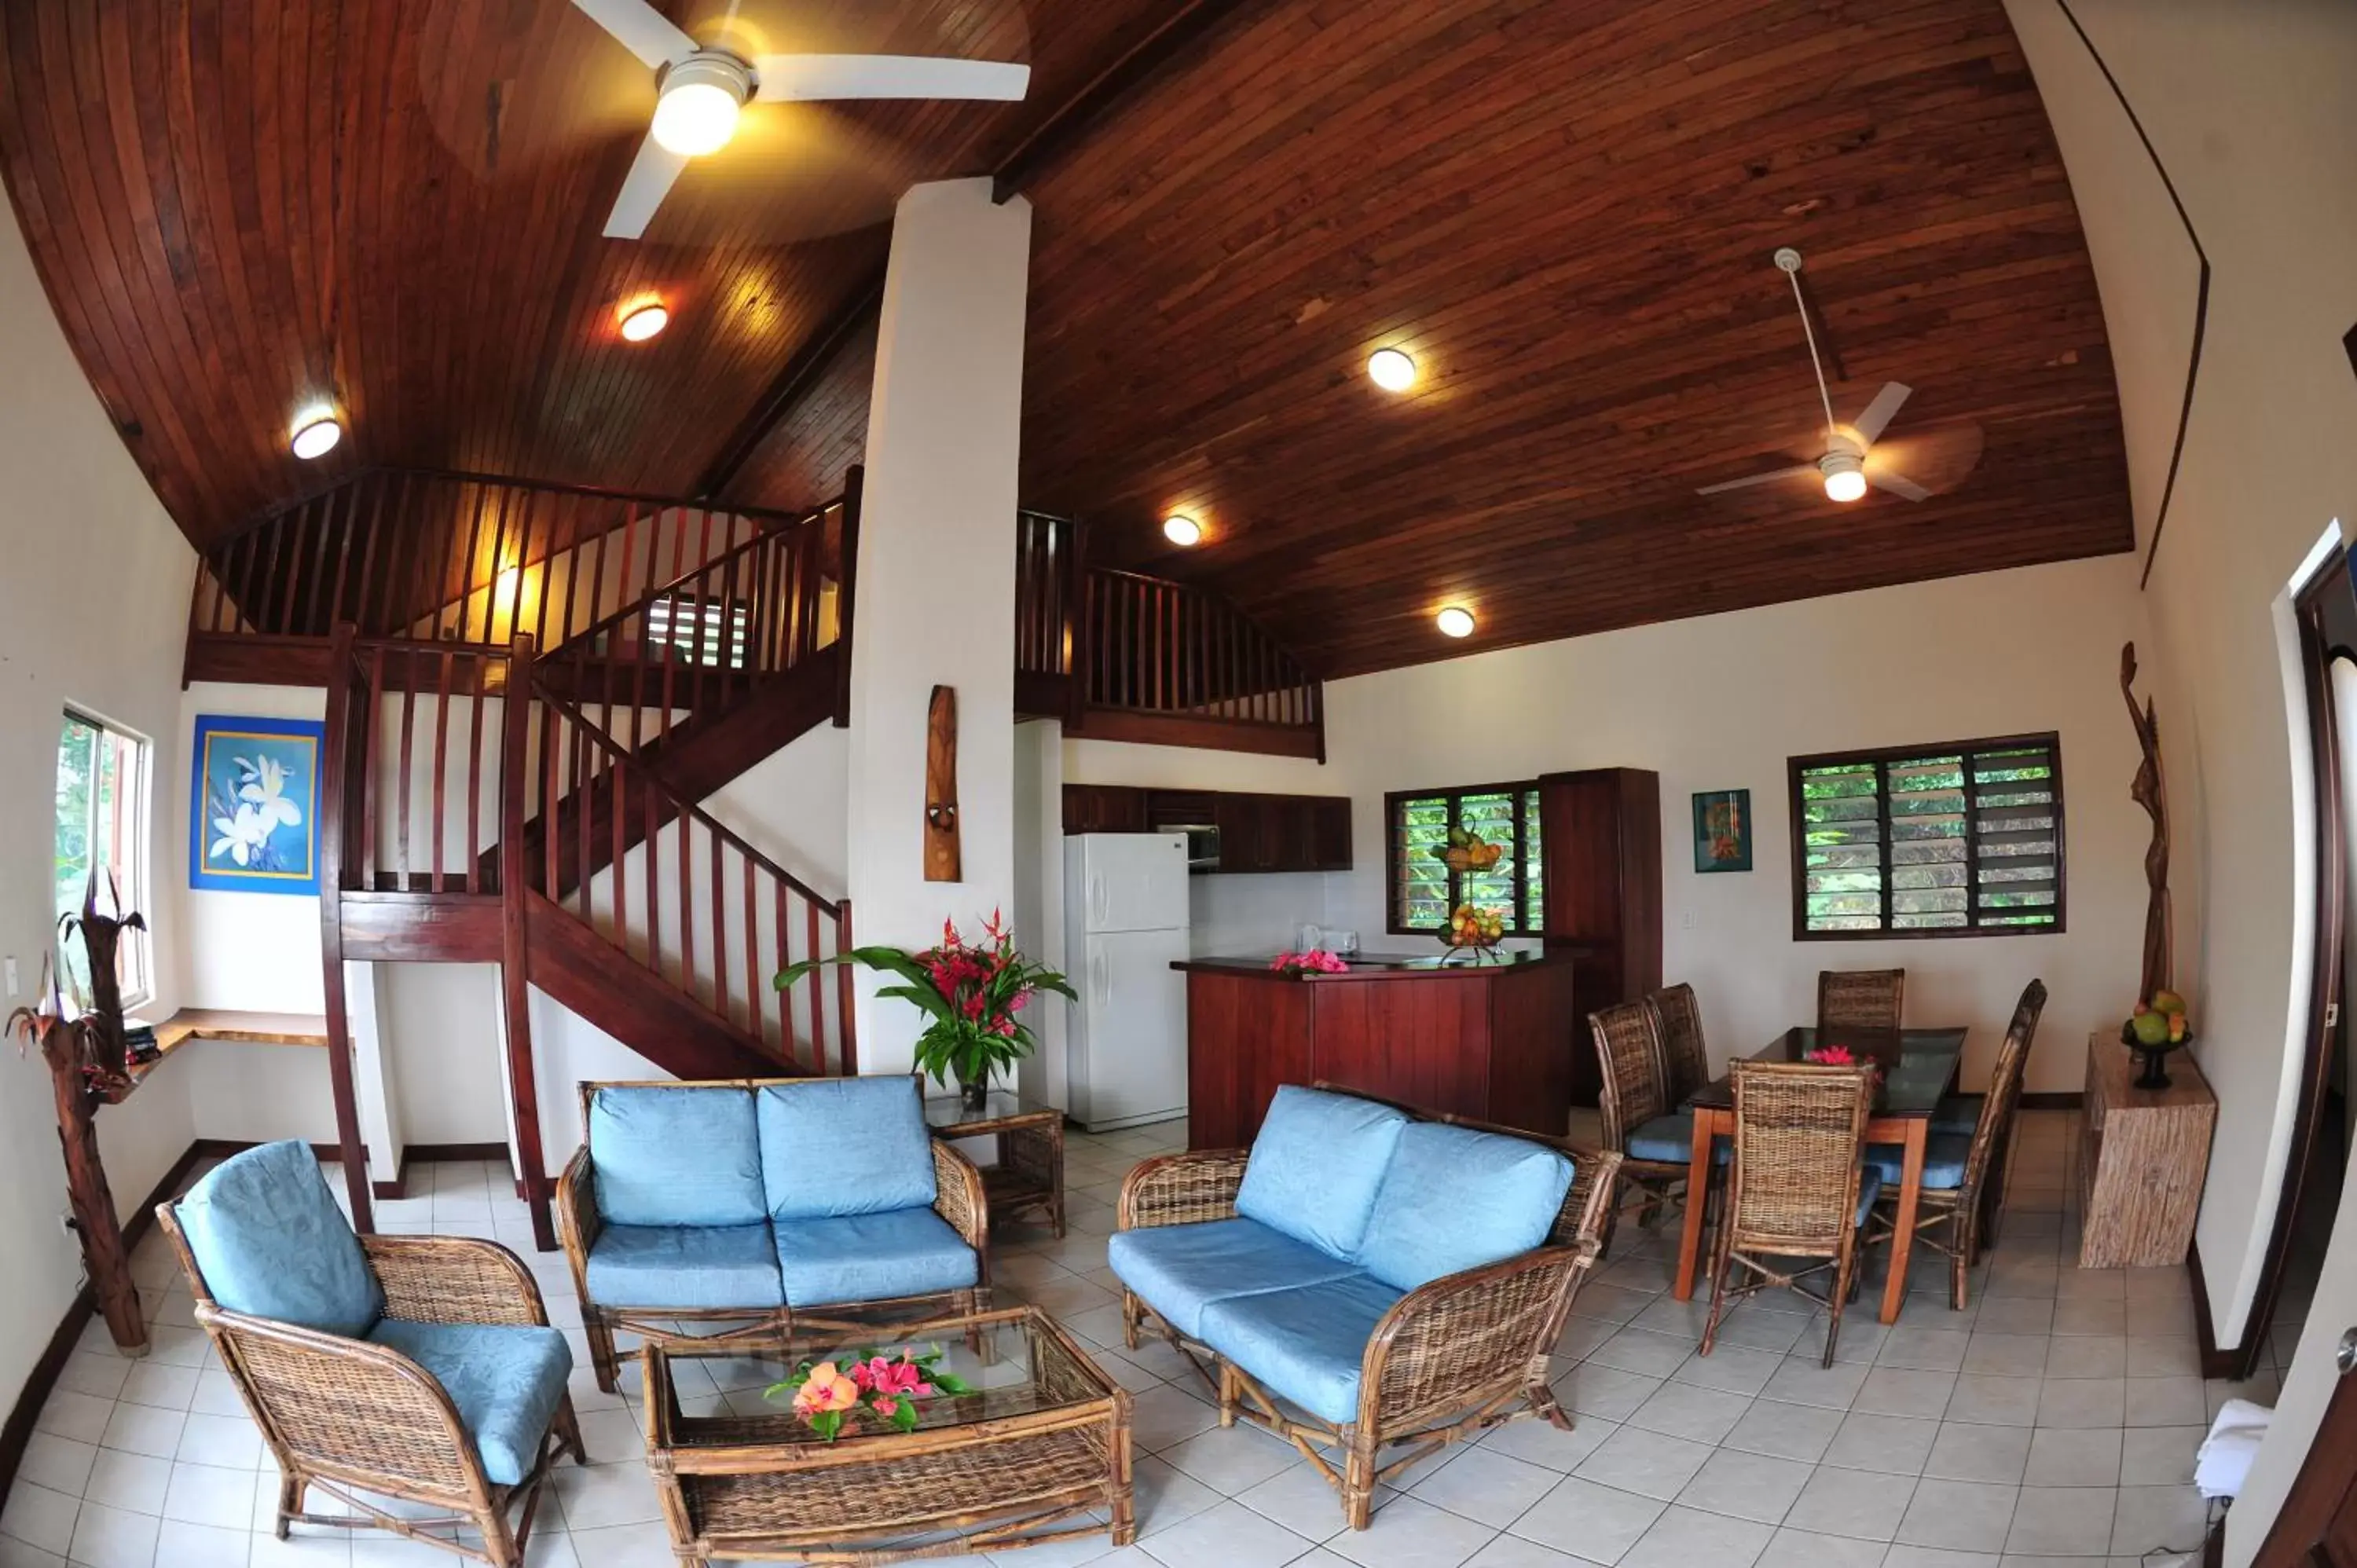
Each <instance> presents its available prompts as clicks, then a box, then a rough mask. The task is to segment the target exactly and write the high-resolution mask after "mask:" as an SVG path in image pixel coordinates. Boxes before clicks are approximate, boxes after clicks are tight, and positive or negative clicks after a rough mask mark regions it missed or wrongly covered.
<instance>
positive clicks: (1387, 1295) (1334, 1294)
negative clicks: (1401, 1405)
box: [1202, 1273, 1400, 1423]
mask: <svg viewBox="0 0 2357 1568" xmlns="http://www.w3.org/2000/svg"><path fill="white" fill-rule="evenodd" d="M1399 1298H1400V1293H1399V1292H1397V1291H1395V1290H1394V1289H1392V1287H1391V1286H1389V1285H1387V1284H1385V1283H1383V1281H1381V1280H1379V1279H1376V1278H1375V1277H1374V1276H1373V1275H1372V1274H1366V1273H1349V1274H1345V1275H1343V1276H1342V1277H1341V1278H1340V1279H1334V1280H1326V1281H1322V1282H1320V1283H1317V1284H1305V1285H1296V1286H1294V1287H1293V1288H1292V1289H1291V1290H1277V1291H1264V1292H1262V1293H1261V1294H1257V1295H1235V1296H1228V1297H1226V1298H1224V1299H1223V1300H1220V1301H1215V1302H1213V1303H1211V1305H1210V1306H1208V1307H1206V1308H1205V1309H1204V1311H1203V1334H1202V1339H1203V1343H1204V1344H1206V1345H1209V1346H1210V1347H1211V1348H1212V1349H1214V1350H1217V1351H1218V1352H1219V1353H1220V1354H1221V1355H1222V1356H1224V1357H1226V1358H1227V1359H1229V1360H1231V1361H1233V1362H1234V1363H1235V1364H1236V1365H1237V1366H1239V1367H1241V1368H1243V1369H1244V1370H1245V1371H1246V1372H1248V1373H1250V1374H1251V1375H1252V1377H1253V1379H1254V1380H1255V1381H1257V1382H1258V1383H1260V1384H1261V1385H1262V1386H1263V1387H1264V1388H1266V1389H1267V1390H1268V1391H1270V1392H1272V1393H1275V1394H1279V1395H1282V1396H1283V1397H1285V1398H1286V1399H1288V1400H1291V1401H1292V1402H1294V1403H1295V1404H1297V1405H1299V1406H1300V1407H1301V1408H1302V1409H1304V1410H1306V1411H1308V1412H1309V1413H1310V1414H1312V1415H1316V1416H1321V1417H1323V1418H1324V1419H1326V1420H1328V1421H1331V1422H1335V1423H1341V1422H1346V1421H1356V1420H1358V1418H1359V1372H1360V1369H1361V1366H1362V1365H1363V1364H1364V1363H1365V1360H1366V1355H1367V1340H1368V1338H1369V1337H1371V1336H1372V1335H1373V1333H1374V1331H1375V1325H1376V1324H1377V1323H1378V1322H1379V1321H1381V1320H1382V1318H1383V1314H1384V1313H1386V1312H1388V1311H1390V1310H1391V1306H1392V1304H1393V1303H1394V1302H1395V1301H1397V1300H1399Z"/></svg>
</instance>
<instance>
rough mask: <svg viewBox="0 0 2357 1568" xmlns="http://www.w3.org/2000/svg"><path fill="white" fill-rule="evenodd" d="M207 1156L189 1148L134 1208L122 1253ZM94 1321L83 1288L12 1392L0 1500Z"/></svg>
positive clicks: (200, 1146)
mask: <svg viewBox="0 0 2357 1568" xmlns="http://www.w3.org/2000/svg"><path fill="white" fill-rule="evenodd" d="M204 1157H205V1144H204V1140H201V1139H199V1141H198V1142H196V1143H193V1144H189V1145H188V1148H187V1149H186V1150H184V1151H183V1152H182V1153H181V1155H180V1157H179V1158H178V1159H177V1160H174V1161H173V1162H172V1168H171V1169H169V1170H167V1171H166V1172H165V1173H164V1179H163V1180H161V1181H159V1182H157V1183H156V1188H155V1190H154V1191H153V1192H150V1193H149V1194H148V1195H147V1197H146V1198H145V1200H144V1201H143V1202H141V1203H140V1204H139V1206H138V1207H137V1208H135V1209H133V1210H132V1212H131V1216H130V1218H129V1219H125V1220H124V1222H123V1245H124V1248H125V1250H128V1249H129V1248H131V1247H133V1246H135V1245H137V1243H138V1241H139V1239H140V1238H141V1237H142V1236H145V1234H147V1232H148V1230H150V1229H152V1228H153V1227H154V1226H155V1223H156V1205H157V1204H159V1203H164V1202H167V1201H168V1200H169V1199H170V1198H171V1197H173V1195H175V1194H176V1193H178V1191H179V1190H180V1187H181V1186H182V1185H183V1184H184V1183H186V1182H187V1180H188V1172H189V1171H191V1170H193V1169H195V1168H196V1165H197V1162H198V1161H199V1160H201V1159H203V1158H204ZM96 1316H98V1297H97V1295H96V1294H94V1293H93V1292H92V1291H91V1287H90V1286H89V1285H87V1284H85V1285H83V1286H82V1287H81V1290H80V1291H78V1292H76V1293H75V1294H74V1298H73V1301H72V1303H71V1304H70V1305H68V1306H67V1307H66V1314H65V1316H63V1317H61V1318H59V1320H58V1327H57V1332H56V1333H54V1334H52V1335H50V1336H49V1342H48V1344H47V1345H46V1346H44V1347H42V1348H41V1354H40V1359H38V1360H36V1361H35V1362H34V1363H33V1369H32V1370H31V1371H29V1372H27V1373H26V1374H25V1386H24V1387H23V1388H21V1389H19V1390H17V1391H16V1403H15V1404H14V1405H13V1406H11V1407H10V1408H9V1411H8V1418H7V1420H6V1421H5V1422H0V1497H6V1496H7V1495H8V1488H9V1487H11V1486H14V1485H15V1484H16V1466H18V1465H20V1464H22V1463H23V1462H24V1458H25V1445H26V1444H28V1443H30V1442H31V1441H32V1440H33V1423H35V1422H36V1421H38V1420H39V1419H40V1416H41V1407H42V1406H43V1405H45V1404H47V1403H48V1401H49V1391H51V1390H52V1389H54V1388H55V1387H56V1386H57V1381H58V1374H59V1372H61V1371H63V1370H65V1365H66V1358H67V1357H69V1356H70V1355H72V1354H73V1350H74V1346H75V1345H76V1344H78V1343H79V1342H80V1341H81V1331H82V1330H83V1329H84V1328H86V1327H88V1326H89V1325H90V1322H91V1319H92V1318H93V1317H96Z"/></svg>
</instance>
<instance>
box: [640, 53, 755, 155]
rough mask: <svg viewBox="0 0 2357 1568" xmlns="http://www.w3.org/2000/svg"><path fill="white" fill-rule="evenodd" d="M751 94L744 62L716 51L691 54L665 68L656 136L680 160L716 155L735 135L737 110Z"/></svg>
mask: <svg viewBox="0 0 2357 1568" xmlns="http://www.w3.org/2000/svg"><path fill="white" fill-rule="evenodd" d="M752 95H753V77H752V73H751V72H750V71H748V70H746V69H745V67H744V66H743V64H741V63H740V62H738V61H737V60H735V59H730V58H729V57H728V56H726V55H724V54H719V53H716V52H707V53H703V54H694V55H690V56H689V57H688V58H687V59H683V60H681V61H680V62H679V63H678V64H677V65H674V66H673V67H672V68H671V69H670V70H666V71H665V72H663V79H662V94H661V95H660V96H659V97H657V98H656V100H655V122H654V138H655V143H656V145H659V146H661V147H662V149H663V150H664V151H665V152H672V153H677V154H678V155H679V156H682V157H683V158H696V157H702V156H704V155H705V154H706V153H716V152H718V151H719V150H720V149H721V148H723V147H725V146H726V145H728V138H729V137H731V136H733V135H735V134H737V111H738V110H739V109H741V108H743V107H744V105H745V101H746V100H747V99H748V98H750V97H751V96H752Z"/></svg>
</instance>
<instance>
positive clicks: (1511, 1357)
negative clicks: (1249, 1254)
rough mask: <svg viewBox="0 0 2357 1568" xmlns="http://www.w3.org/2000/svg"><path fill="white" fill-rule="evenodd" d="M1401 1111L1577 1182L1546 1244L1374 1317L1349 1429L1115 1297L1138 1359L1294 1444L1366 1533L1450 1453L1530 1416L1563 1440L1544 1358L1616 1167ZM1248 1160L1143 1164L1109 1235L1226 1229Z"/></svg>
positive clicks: (1580, 1153)
mask: <svg viewBox="0 0 2357 1568" xmlns="http://www.w3.org/2000/svg"><path fill="white" fill-rule="evenodd" d="M1402 1109H1405V1107H1403V1108H1402ZM1411 1114H1415V1115H1417V1116H1420V1117H1421V1118H1422V1119H1423V1120H1426V1121H1433V1122H1448V1123H1450V1124H1452V1125H1455V1126H1460V1127H1466V1128H1470V1129H1472V1130H1473V1131H1476V1132H1483V1133H1503V1134H1505V1135H1506V1136H1509V1137H1514V1138H1523V1139H1527V1140H1529V1141H1530V1142H1532V1143H1534V1144H1544V1145H1545V1146H1546V1147H1549V1148H1553V1149H1557V1150H1560V1151H1561V1152H1562V1153H1564V1154H1565V1155H1568V1156H1569V1157H1570V1159H1571V1161H1572V1165H1573V1173H1574V1174H1573V1179H1572V1184H1571V1187H1570V1190H1569V1191H1567V1192H1566V1194H1565V1195H1564V1199H1563V1206H1562V1208H1560V1209H1559V1210H1558V1211H1557V1214H1556V1216H1555V1225H1554V1228H1553V1230H1551V1231H1550V1232H1549V1234H1548V1236H1547V1240H1546V1243H1545V1245H1544V1246H1542V1247H1540V1248H1538V1249H1536V1250H1535V1251H1529V1252H1525V1253H1523V1255H1521V1256H1520V1257H1515V1258H1509V1259H1506V1260H1505V1261H1504V1262H1497V1263H1491V1264H1489V1265H1487V1266H1485V1267H1482V1268H1477V1269H1468V1270H1466V1271H1464V1272H1463V1273H1456V1274H1450V1275H1448V1276H1447V1277H1445V1278H1442V1279H1437V1280H1435V1281H1433V1282H1432V1283H1429V1284H1426V1285H1424V1286H1421V1287H1420V1288H1418V1289H1416V1290H1414V1291H1411V1292H1409V1293H1408V1294H1406V1295H1405V1296H1403V1297H1402V1298H1401V1299H1400V1300H1399V1301H1398V1302H1396V1303H1395V1304H1394V1305H1393V1306H1392V1307H1391V1309H1390V1310H1389V1311H1388V1312H1386V1313H1385V1314H1384V1315H1383V1318H1382V1320H1381V1321H1380V1322H1379V1323H1378V1324H1377V1325H1376V1326H1375V1330H1374V1333H1373V1335H1372V1337H1370V1339H1369V1340H1368V1343H1367V1348H1366V1354H1365V1359H1364V1360H1363V1362H1362V1363H1361V1373H1360V1385H1359V1389H1360V1392H1359V1408H1358V1414H1357V1419H1356V1420H1354V1421H1351V1422H1350V1423H1346V1424H1336V1423H1329V1422H1326V1421H1323V1420H1320V1419H1318V1417H1316V1416H1313V1415H1310V1414H1308V1412H1298V1411H1294V1410H1291V1409H1290V1408H1289V1407H1280V1406H1279V1404H1278V1403H1277V1402H1276V1399H1275V1396H1273V1395H1272V1394H1270V1393H1269V1392H1268V1391H1266V1390H1265V1389H1263V1388H1262V1387H1261V1386H1260V1385H1259V1384H1258V1383H1256V1382H1255V1381H1254V1380H1253V1379H1252V1377H1251V1376H1250V1375H1249V1374H1247V1373H1245V1372H1244V1371H1243V1369H1240V1368H1238V1367H1236V1366H1234V1365H1233V1364H1232V1363H1231V1362H1229V1361H1228V1360H1226V1359H1223V1358H1222V1357H1221V1356H1220V1355H1219V1354H1218V1352H1216V1351H1214V1350H1212V1349H1211V1348H1210V1347H1209V1346H1206V1345H1201V1344H1199V1343H1196V1342H1194V1341H1192V1340H1189V1339H1188V1338H1187V1337H1184V1336H1183V1335H1181V1334H1179V1332H1178V1331H1177V1330H1176V1329H1175V1328H1173V1327H1172V1326H1170V1325H1169V1324H1168V1322H1166V1321H1164V1320H1163V1318H1162V1317H1161V1316H1159V1315H1158V1314H1157V1313H1156V1312H1155V1311H1154V1309H1153V1308H1152V1307H1151V1306H1149V1305H1146V1303H1145V1302H1143V1301H1141V1300H1140V1299H1139V1298H1138V1297H1137V1295H1136V1294H1135V1293H1133V1292H1132V1291H1130V1290H1129V1289H1127V1288H1126V1287H1124V1289H1123V1291H1122V1326H1123V1335H1124V1338H1125V1342H1126V1343H1127V1344H1128V1346H1129V1348H1132V1349H1135V1348H1137V1343H1138V1333H1139V1330H1140V1329H1141V1328H1150V1329H1152V1330H1153V1331H1155V1332H1157V1333H1158V1334H1159V1335H1160V1336H1161V1337H1163V1338H1164V1339H1166V1340H1168V1342H1169V1343H1170V1344H1171V1345H1172V1346H1173V1347H1175V1348H1177V1349H1178V1350H1179V1353H1180V1354H1181V1355H1183V1356H1185V1357H1186V1358H1187V1359H1188V1360H1189V1362H1190V1363H1191V1364H1192V1365H1193V1366H1194V1368H1195V1369H1196V1371H1197V1372H1198V1373H1199V1374H1200V1375H1201V1376H1202V1378H1203V1380H1204V1381H1205V1382H1206V1383H1207V1384H1208V1385H1209V1386H1210V1388H1211V1391H1212V1392H1213V1394H1214V1395H1215V1396H1216V1397H1217V1399H1218V1402H1219V1407H1220V1424H1221V1425H1222V1426H1232V1425H1234V1424H1235V1422H1236V1419H1237V1418H1238V1417H1239V1416H1241V1417H1242V1418H1243V1419H1244V1420H1246V1421H1249V1422H1251V1423H1253V1424H1254V1425H1256V1426H1259V1427H1261V1428H1263V1429H1264V1430H1265V1431H1267V1432H1270V1433H1272V1434H1275V1435H1276V1436H1279V1437H1282V1438H1284V1439H1286V1441H1287V1442H1289V1443H1291V1444H1293V1445H1294V1446H1295V1447H1296V1448H1297V1449H1298V1450H1300V1452H1301V1453H1302V1454H1303V1455H1305V1456H1306V1457H1307V1458H1308V1460H1309V1462H1310V1463H1311V1464H1312V1465H1314V1466H1317V1469H1318V1474H1319V1475H1321V1476H1323V1477H1326V1480H1327V1483H1328V1484H1329V1486H1332V1487H1335V1488H1336V1490H1338V1491H1339V1492H1340V1494H1341V1498H1342V1508H1343V1514H1344V1517H1345V1519H1346V1520H1347V1521H1348V1523H1349V1525H1350V1527H1351V1529H1353V1530H1364V1529H1366V1528H1367V1524H1368V1520H1369V1519H1370V1517H1371V1516H1372V1510H1373V1506H1374V1493H1375V1488H1376V1487H1377V1486H1379V1485H1381V1484H1382V1483H1383V1482H1384V1481H1385V1480H1387V1479H1388V1478H1390V1477H1394V1476H1395V1475H1397V1474H1398V1473H1399V1472H1400V1471H1402V1470H1404V1469H1405V1468H1406V1467H1408V1466H1411V1465H1414V1464H1415V1463H1417V1462H1418V1461H1419V1460H1422V1459H1424V1458H1425V1457H1426V1456H1427V1455H1431V1454H1433V1453H1436V1452H1437V1451H1438V1450H1439V1449H1441V1448H1442V1447H1444V1446H1446V1445H1447V1444H1451V1443H1458V1442H1464V1441H1467V1440H1469V1439H1470V1438H1473V1437H1476V1436H1478V1435H1480V1434H1481V1433H1482V1432H1484V1431H1486V1430H1487V1429H1489V1428H1490V1427H1492V1426H1497V1425H1502V1424H1504V1423H1507V1422H1512V1421H1521V1420H1525V1419H1530V1418H1539V1419H1544V1420H1546V1421H1549V1422H1552V1423H1555V1425H1556V1426H1558V1427H1561V1428H1562V1429H1564V1430H1565V1431H1569V1430H1570V1429H1571V1425H1572V1420H1571V1415H1570V1413H1569V1412H1566V1410H1565V1409H1564V1408H1563V1407H1562V1405H1561V1404H1559V1403H1558V1402H1556V1400H1555V1392H1554V1391H1553V1390H1552V1389H1551V1388H1549V1387H1548V1377H1549V1375H1550V1369H1549V1364H1548V1359H1549V1357H1550V1356H1552V1355H1553V1353H1554V1351H1555V1344H1556V1342H1557V1341H1558V1340H1559V1339H1561V1338H1562V1337H1563V1331H1564V1326H1565V1324H1566V1320H1567V1319H1568V1318H1569V1316H1570V1315H1571V1305H1572V1301H1573V1299H1574V1297H1576V1296H1577V1294H1578V1291H1579V1286H1580V1283H1581V1282H1582V1281H1584V1280H1585V1279H1586V1278H1587V1275H1588V1273H1589V1272H1590V1271H1591V1270H1592V1269H1593V1267H1594V1266H1595V1262H1596V1258H1597V1255H1598V1252H1599V1251H1601V1250H1602V1227H1603V1222H1604V1216H1605V1212H1606V1209H1607V1208H1608V1206H1609V1203H1610V1201H1611V1195H1612V1193H1613V1191H1614V1186H1615V1177H1616V1167H1617V1166H1618V1165H1620V1155H1617V1154H1613V1153H1611V1152H1609V1151H1591V1150H1586V1149H1581V1148H1578V1147H1577V1146H1576V1145H1574V1144H1571V1143H1570V1142H1568V1141H1567V1140H1565V1139H1560V1138H1545V1137H1541V1136H1539V1135H1537V1134H1535V1133H1525V1132H1523V1131H1521V1130H1519V1129H1515V1128H1510V1127H1499V1126H1494V1125H1491V1123H1488V1122H1477V1121H1472V1120H1469V1119H1467V1118H1464V1117H1459V1116H1448V1115H1444V1116H1432V1115H1426V1114H1424V1113H1422V1112H1411ZM1247 1153H1248V1151H1246V1150H1243V1149H1215V1150H1207V1151H1203V1152H1200V1153H1194V1154H1185V1155H1164V1156H1162V1157H1160V1158H1157V1159H1150V1160H1147V1161H1146V1162H1145V1163H1144V1164H1143V1165H1138V1166H1137V1167H1136V1168H1135V1169H1134V1170H1132V1171H1131V1172H1130V1173H1129V1175H1128V1176H1127V1177H1125V1179H1124V1180H1123V1182H1122V1186H1121V1198H1120V1202H1119V1206H1118V1208H1117V1219H1116V1224H1117V1226H1118V1227H1119V1228H1120V1229H1121V1230H1136V1229H1140V1228H1144V1227H1149V1226H1157V1225H1190V1224H1195V1223H1198V1222H1200V1221H1205V1220H1213V1219H1232V1218H1234V1217H1235V1212H1236V1209H1235V1202H1236V1193H1237V1190H1238V1189H1239V1188H1240V1187H1242V1186H1243V1179H1244V1165H1245V1160H1246V1155H1247ZM1394 1445H1396V1446H1397V1448H1398V1451H1397V1452H1396V1453H1394V1455H1393V1457H1391V1458H1390V1459H1389V1460H1388V1461H1387V1462H1384V1461H1381V1455H1382V1453H1383V1450H1384V1449H1385V1448H1386V1447H1391V1446H1394ZM1337 1457H1339V1460H1340V1468H1339V1469H1338V1468H1337V1467H1336V1462H1335V1461H1336V1458H1337Z"/></svg>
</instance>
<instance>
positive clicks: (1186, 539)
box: [1162, 511, 1203, 549]
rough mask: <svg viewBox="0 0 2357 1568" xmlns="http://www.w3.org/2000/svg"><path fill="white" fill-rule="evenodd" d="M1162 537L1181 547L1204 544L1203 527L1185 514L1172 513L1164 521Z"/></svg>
mask: <svg viewBox="0 0 2357 1568" xmlns="http://www.w3.org/2000/svg"><path fill="white" fill-rule="evenodd" d="M1162 537H1163V538H1165V539H1167V540H1168V541H1169V542H1171V543H1173V544H1176V545H1179V547H1181V548H1182V549H1183V548H1189V547H1191V546H1193V545H1197V544H1200V543H1201V542H1203V525H1202V524H1201V523H1200V522H1197V521H1195V520H1194V519H1193V518H1191V517H1189V516H1187V515H1186V514H1185V513H1183V512H1175V511H1174V512H1172V513H1171V514H1170V515H1169V516H1168V517H1166V518H1164V519H1163V520H1162Z"/></svg>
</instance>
